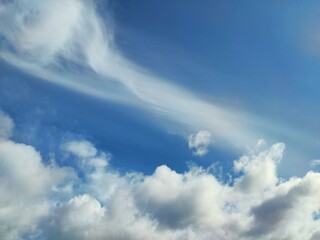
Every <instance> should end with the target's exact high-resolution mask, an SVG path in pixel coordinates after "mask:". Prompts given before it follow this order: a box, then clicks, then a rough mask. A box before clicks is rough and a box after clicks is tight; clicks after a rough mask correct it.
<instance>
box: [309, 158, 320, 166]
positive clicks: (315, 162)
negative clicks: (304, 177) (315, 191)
mask: <svg viewBox="0 0 320 240" xmlns="http://www.w3.org/2000/svg"><path fill="white" fill-rule="evenodd" d="M310 166H311V167H313V168H314V167H318V166H320V159H314V160H311V161H310Z"/></svg>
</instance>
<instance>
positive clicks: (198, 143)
mask: <svg viewBox="0 0 320 240" xmlns="http://www.w3.org/2000/svg"><path fill="white" fill-rule="evenodd" d="M210 143H212V136H211V133H210V132H209V131H207V130H202V131H199V132H198V133H196V134H191V135H190V136H189V137H188V146H189V148H190V149H191V150H193V154H194V155H196V156H204V155H206V154H207V153H208V146H209V144H210Z"/></svg>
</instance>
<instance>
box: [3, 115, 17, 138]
mask: <svg viewBox="0 0 320 240" xmlns="http://www.w3.org/2000/svg"><path fill="white" fill-rule="evenodd" d="M13 128H14V123H13V121H12V119H11V118H10V117H9V116H8V115H6V114H5V113H3V112H1V111H0V140H1V138H5V139H7V138H9V137H11V134H12V131H13Z"/></svg>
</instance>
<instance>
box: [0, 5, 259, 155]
mask: <svg viewBox="0 0 320 240" xmlns="http://www.w3.org/2000/svg"><path fill="white" fill-rule="evenodd" d="M0 6H1V9H2V11H1V13H0V35H1V36H2V41H3V42H4V44H3V48H2V49H1V51H0V56H1V57H2V58H3V59H4V60H6V61H7V62H9V63H11V64H13V65H15V66H16V67H18V68H20V69H22V70H24V71H26V72H27V73H29V74H33V75H35V76H37V77H39V78H40V79H43V80H47V81H51V82H54V83H56V84H60V85H63V86H65V87H68V88H71V89H74V90H76V91H80V92H82V93H85V94H89V95H93V96H96V97H99V98H104V99H107V100H111V101H118V102H121V103H123V104H128V105H131V106H134V107H137V108H140V109H143V110H145V111H146V112H148V113H149V114H152V115H156V116H157V117H159V118H161V119H162V120H163V125H165V126H166V125H169V124H170V126H172V125H173V124H172V122H173V123H178V124H180V125H182V126H184V128H186V129H187V130H188V131H194V129H199V128H205V129H208V131H210V132H211V133H212V134H213V135H214V136H215V141H216V142H217V143H220V144H221V145H222V144H225V143H226V144H225V145H228V146H229V147H235V146H236V147H244V146H246V145H250V144H252V143H254V142H256V140H257V137H256V136H255V134H253V132H254V131H252V128H257V127H258V126H259V124H260V123H261V121H257V120H255V119H254V118H253V117H252V116H251V117H250V118H249V117H248V115H247V114H245V113H243V112H240V111H237V110H235V109H231V108H228V107H227V106H219V105H217V104H214V103H209V102H206V101H204V100H202V99H201V98H199V97H197V96H195V95H194V94H193V93H192V92H190V91H188V90H186V89H184V88H182V87H180V86H177V85H175V84H174V83H172V82H171V81H169V80H168V79H162V78H160V77H158V76H155V75H154V74H152V73H150V72H149V71H148V70H147V69H143V68H141V67H139V66H137V65H136V64H134V63H133V62H131V61H129V60H127V59H126V58H125V57H124V56H123V55H122V54H121V53H120V51H119V50H118V49H117V47H116V44H115V43H114V41H113V27H112V24H111V23H110V22H111V21H109V19H108V16H107V15H105V16H104V19H101V17H100V16H99V15H98V14H97V11H96V6H95V3H94V2H93V1H82V0H69V1H67V2H65V1H62V0H44V1H40V0H33V1H26V0H18V1H14V2H6V3H1V5H0ZM62 13H63V14H62ZM68 66H69V67H68ZM70 66H71V67H70ZM177 131H178V130H177ZM185 132H186V131H181V132H180V133H181V134H184V133H185ZM240 145H241V146H240ZM200 152H201V151H200Z"/></svg>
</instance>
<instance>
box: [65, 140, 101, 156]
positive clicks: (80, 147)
mask: <svg viewBox="0 0 320 240" xmlns="http://www.w3.org/2000/svg"><path fill="white" fill-rule="evenodd" d="M61 147H62V149H63V150H64V151H65V152H68V153H72V154H74V155H76V156H77V157H80V158H89V157H94V156H95V155H96V154H97V149H96V148H95V147H94V146H93V145H92V143H90V142H88V141H85V140H82V141H69V142H66V143H64V144H63V145H62V146H61Z"/></svg>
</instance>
